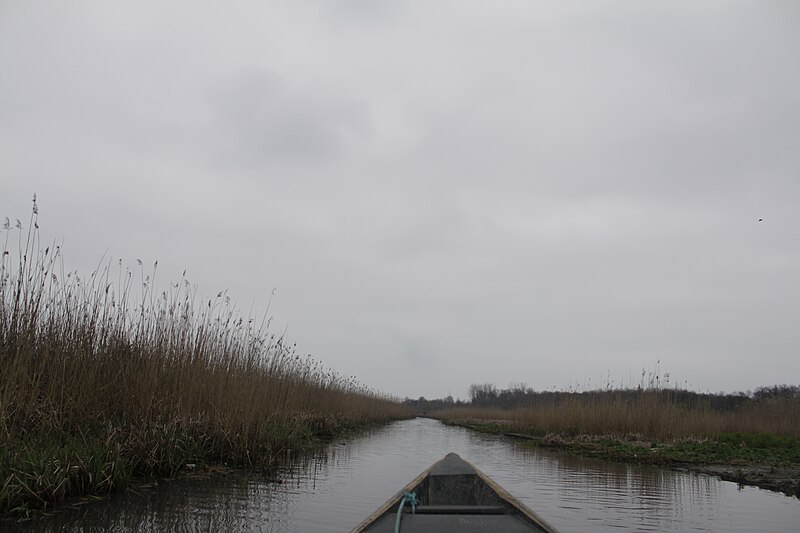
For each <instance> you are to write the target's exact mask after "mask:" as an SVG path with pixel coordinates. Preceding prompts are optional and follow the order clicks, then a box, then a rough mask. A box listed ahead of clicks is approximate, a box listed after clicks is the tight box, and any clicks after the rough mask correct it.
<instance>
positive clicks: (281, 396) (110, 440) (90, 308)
mask: <svg viewBox="0 0 800 533" xmlns="http://www.w3.org/2000/svg"><path fill="white" fill-rule="evenodd" d="M37 217H38V212H37V208H36V200H35V198H34V209H33V214H32V216H31V220H30V224H29V225H28V227H27V228H23V225H22V224H21V223H20V222H19V221H17V223H16V224H12V223H11V222H10V221H9V220H8V219H6V223H5V225H4V226H3V228H2V230H0V239H2V241H4V246H3V256H2V262H0V424H1V425H0V515H1V514H4V513H9V512H11V513H17V514H18V513H24V512H27V510H28V509H29V508H31V507H44V506H49V505H51V504H53V503H57V502H59V501H61V500H63V499H64V498H66V497H68V496H70V495H77V494H93V493H103V492H109V491H112V490H115V489H116V488H119V487H120V486H121V485H124V484H125V482H126V480H127V479H128V478H129V477H130V476H131V475H173V474H175V473H176V472H178V471H179V470H180V469H181V468H183V467H184V465H185V464H186V463H187V462H192V463H198V462H199V463H203V462H223V461H225V462H232V463H239V464H251V465H256V464H257V465H270V464H272V463H273V462H275V461H276V460H277V458H278V457H280V456H282V455H283V454H284V453H285V451H286V450H287V449H289V448H297V447H302V446H303V445H306V444H308V443H310V442H311V441H312V440H313V439H314V438H315V437H319V436H331V435H333V434H336V433H337V432H339V431H341V430H342V429H343V428H347V427H353V426H358V425H363V424H365V423H368V422H374V421H381V420H388V419H391V418H398V417H402V416H405V415H407V413H408V411H407V410H406V409H405V408H403V407H402V406H400V405H399V404H398V402H397V401H395V400H393V399H391V398H387V397H384V396H382V395H380V394H377V393H375V392H374V391H372V390H370V389H368V388H366V387H364V386H362V385H361V384H360V383H358V382H357V381H356V380H355V379H354V378H345V377H342V376H339V375H338V374H336V373H335V372H332V371H329V370H326V369H325V368H323V367H322V366H321V365H320V364H319V363H318V362H316V361H314V360H312V359H311V358H310V357H302V356H300V355H298V354H297V353H296V351H295V349H294V347H293V346H289V345H287V344H286V343H285V341H284V339H283V338H282V337H280V336H276V335H274V334H269V333H268V326H269V320H262V321H260V322H257V321H256V320H254V319H253V318H252V317H247V316H242V315H241V314H239V313H238V311H237V310H236V309H235V308H234V306H233V305H232V304H231V301H230V299H229V298H228V297H227V296H226V295H225V294H224V293H220V294H218V295H217V296H216V297H215V298H212V299H203V300H202V301H201V299H200V296H199V295H198V293H197V290H196V289H194V288H192V287H191V285H190V283H189V282H188V281H187V280H186V279H185V274H184V279H182V280H181V281H180V282H178V283H175V284H171V285H170V287H169V289H168V290H166V291H161V292H158V293H157V292H156V291H155V290H154V289H153V287H154V278H155V273H156V265H154V266H153V269H152V271H151V273H150V274H149V275H147V274H145V273H144V269H143V268H142V266H141V262H139V268H138V269H136V270H134V271H131V270H128V269H127V268H126V267H125V266H124V265H122V263H121V262H120V263H119V265H114V266H113V267H112V266H111V265H110V264H106V265H105V266H104V267H101V268H98V269H97V271H95V272H93V273H92V274H91V275H90V276H88V277H87V278H85V279H83V278H81V277H80V276H79V275H78V273H76V272H73V273H65V272H64V267H63V261H62V260H61V255H60V250H59V247H58V246H50V247H43V246H41V245H40V243H39V240H38V239H39V236H38V225H37ZM9 246H11V248H12V249H9Z"/></svg>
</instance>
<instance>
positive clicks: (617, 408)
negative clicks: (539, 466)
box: [434, 390, 800, 440]
mask: <svg viewBox="0 0 800 533" xmlns="http://www.w3.org/2000/svg"><path fill="white" fill-rule="evenodd" d="M634 392H636V393H635V394H630V395H620V394H613V393H610V392H609V393H607V394H588V395H573V396H570V397H565V398H561V399H559V400H558V401H555V402H551V403H544V402H543V403H541V404H539V405H534V406H527V407H516V408H511V409H503V408H499V407H460V408H454V409H446V410H441V411H436V412H435V413H434V416H436V417H437V418H441V419H443V420H448V421H456V420H474V421H482V422H492V421H495V422H502V423H503V424H505V425H507V426H508V428H509V431H517V432H520V433H529V434H533V435H539V434H546V433H564V434H567V435H578V434H590V435H616V436H626V435H632V434H638V435H642V436H644V437H645V438H655V439H665V440H671V439H681V438H693V437H709V436H714V435H719V434H723V433H769V434H773V435H787V436H794V437H800V401H798V400H796V399H787V398H775V399H770V400H763V401H754V402H747V403H746V404H745V405H741V406H739V407H738V408H736V409H731V410H721V409H715V408H711V407H709V406H707V405H702V404H701V405H693V406H687V405H685V404H684V403H682V402H680V401H678V400H677V399H676V398H675V397H674V396H673V395H672V394H671V392H670V391H664V390H651V391H641V392H637V391H634Z"/></svg>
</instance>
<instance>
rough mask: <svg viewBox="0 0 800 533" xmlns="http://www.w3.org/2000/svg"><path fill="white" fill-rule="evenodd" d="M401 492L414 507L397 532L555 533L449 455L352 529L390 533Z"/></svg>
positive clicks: (490, 481)
mask: <svg viewBox="0 0 800 533" xmlns="http://www.w3.org/2000/svg"><path fill="white" fill-rule="evenodd" d="M406 492H414V493H416V496H417V498H418V500H419V504H418V506H417V508H416V513H413V514H412V512H411V509H406V508H404V511H403V514H402V517H401V528H400V530H401V531H442V532H447V531H463V532H470V531H509V532H530V531H544V532H547V533H551V532H552V533H554V532H556V530H555V529H554V528H553V527H552V526H551V525H549V524H548V523H547V522H546V521H545V520H544V519H542V518H541V517H540V516H538V515H537V514H536V513H534V512H533V511H532V510H531V509H529V508H528V507H526V506H525V505H524V504H523V503H522V502H520V501H518V500H517V499H516V498H514V497H513V496H511V495H510V494H509V493H508V492H507V491H506V490H505V489H503V488H502V487H500V486H499V485H498V484H497V483H495V482H494V481H493V480H491V479H490V478H489V477H488V476H486V475H485V474H484V473H483V472H481V471H480V470H478V469H477V468H475V467H474V466H472V465H471V464H470V463H468V462H467V461H464V460H463V459H461V457H459V456H458V455H456V454H454V453H450V454H447V456H445V457H444V459H442V460H440V461H438V462H436V463H434V464H433V465H432V466H431V467H430V468H429V469H427V470H426V471H424V472H422V474H420V475H419V476H417V478H415V479H414V480H413V481H411V483H409V484H408V485H406V486H405V487H403V489H402V490H401V491H399V492H398V493H397V494H396V495H395V496H394V497H392V498H391V499H390V500H389V501H387V502H386V503H385V504H384V505H383V506H381V507H380V508H379V509H378V510H377V511H375V512H374V513H373V514H372V515H370V516H369V517H367V518H366V519H365V520H364V521H363V522H362V523H361V524H359V525H358V526H356V528H355V529H354V530H353V531H354V532H358V533H360V532H366V531H369V532H375V533H378V532H383V531H386V532H391V531H394V527H395V520H396V517H397V508H398V507H399V505H400V502H401V500H402V499H403V497H404V494H405V493H406ZM405 507H410V506H405Z"/></svg>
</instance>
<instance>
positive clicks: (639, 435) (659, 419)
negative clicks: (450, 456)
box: [431, 390, 800, 495]
mask: <svg viewBox="0 0 800 533" xmlns="http://www.w3.org/2000/svg"><path fill="white" fill-rule="evenodd" d="M678 393H680V391H678ZM681 398H682V395H681V394H677V393H675V391H669V390H642V391H604V392H597V391H595V392H593V393H585V394H574V395H564V396H563V397H561V398H560V399H559V401H557V402H541V403H540V404H539V405H535V406H529V407H517V408H511V409H502V408H492V407H460V408H454V409H443V410H439V411H434V412H432V413H431V416H434V417H435V418H438V419H440V420H442V421H444V422H446V423H450V424H456V425H461V426H465V427H470V428H472V429H475V430H478V431H482V432H488V433H496V434H508V435H511V436H515V437H517V438H520V439H523V440H525V442H528V443H530V444H531V445H534V446H546V447H552V448H560V449H563V450H566V451H568V452H570V453H573V454H577V455H581V456H587V457H596V458H601V459H606V460H613V461H621V462H635V463H647V464H658V465H663V466H670V467H680V468H689V469H691V470H696V471H702V472H707V473H711V474H716V475H720V476H721V477H723V479H728V480H732V481H737V482H740V483H744V484H752V485H757V486H760V487H763V488H769V489H773V490H780V491H782V492H784V493H786V494H790V495H800V401H798V400H797V399H793V398H786V397H782V398H768V399H764V400H758V401H747V402H740V403H739V404H738V405H737V406H736V407H735V408H730V409H716V408H711V407H709V405H708V404H707V403H699V404H696V403H695V404H688V405H687V403H686V402H685V401H683V400H682V399H681Z"/></svg>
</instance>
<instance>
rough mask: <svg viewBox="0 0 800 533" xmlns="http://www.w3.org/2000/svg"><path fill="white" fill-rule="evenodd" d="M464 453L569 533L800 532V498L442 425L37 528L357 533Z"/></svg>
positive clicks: (174, 488)
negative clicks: (419, 480) (397, 496)
mask: <svg viewBox="0 0 800 533" xmlns="http://www.w3.org/2000/svg"><path fill="white" fill-rule="evenodd" d="M450 451H454V452H456V453H458V454H459V455H461V456H462V457H463V458H464V459H466V460H468V461H470V462H472V463H473V464H475V466H477V467H478V468H480V469H481V470H483V471H484V472H485V473H486V474H488V475H489V476H490V477H492V478H494V479H495V480H496V481H497V482H498V483H499V484H500V485H502V486H503V487H505V488H506V489H507V490H508V491H509V492H510V493H511V494H513V495H514V496H516V497H517V498H519V499H520V500H522V501H523V502H524V503H526V504H527V505H528V506H530V507H531V508H532V509H533V510H535V511H536V512H537V513H538V514H540V515H541V516H543V517H544V518H545V519H546V520H548V521H549V522H550V523H551V524H553V525H554V526H555V527H557V528H559V529H560V530H561V531H564V532H590V531H591V532H598V531H614V532H622V531H706V532H707V531H720V532H722V531H725V532H735V531H742V532H744V531H747V532H751V531H775V532H778V531H798V527H799V526H798V525H799V524H800V500H798V499H797V498H789V497H786V496H783V495H781V494H777V493H774V492H769V491H765V490H760V489H757V488H752V487H738V486H737V485H736V484H735V483H730V482H726V481H721V480H719V479H717V478H714V477H710V476H706V475H701V474H692V473H685V472H676V471H671V470H665V469H660V468H654V467H645V466H628V465H620V464H614V463H607V462H604V461H597V460H587V459H576V458H574V457H568V456H565V455H563V454H559V453H555V452H551V451H548V450H540V449H535V448H530V447H527V446H524V445H523V444H521V443H519V442H515V441H513V440H511V439H508V438H505V437H496V436H490V435H483V434H480V433H476V432H473V431H470V430H467V429H463V428H455V427H449V426H445V425H443V424H441V423H439V422H437V421H435V420H429V419H415V420H405V421H401V422H396V423H393V424H391V425H389V426H386V427H383V428H380V429H377V430H375V431H372V432H370V433H367V434H364V435H362V436H360V437H359V438H357V439H354V440H351V441H348V442H342V443H334V444H333V445H331V446H330V447H329V448H328V449H326V450H324V451H323V452H320V453H319V454H318V456H316V457H314V458H306V460H305V461H304V462H303V463H302V464H296V465H295V467H294V468H293V469H291V470H287V472H285V473H284V477H283V480H282V482H280V483H279V482H275V481H267V480H265V479H264V478H263V477H261V476H258V475H241V476H233V477H231V476H227V477H224V478H218V479H213V478H211V479H180V480H175V481H170V482H165V483H161V484H160V485H159V486H158V487H157V488H153V489H147V490H139V491H137V492H132V491H129V492H126V493H125V494H122V495H120V496H118V497H116V498H114V499H112V500H111V501H110V502H101V503H96V504H91V505H86V506H83V507H82V508H80V509H79V510H76V511H69V512H62V513H58V514H57V515H55V516H52V517H48V518H43V519H37V520H36V521H34V522H32V523H29V524H28V525H27V526H26V528H32V529H35V530H37V531H57V530H58V531H85V530H92V531H96V530H106V531H136V532H146V531H300V532H307V531H308V532H312V531H349V530H350V529H351V528H352V527H354V526H355V525H356V524H357V523H358V522H360V521H361V519H362V518H363V517H365V516H367V515H368V514H370V513H371V512H372V511H373V510H375V509H376V508H377V507H378V506H380V505H381V504H382V503H383V502H384V501H386V500H387V499H388V498H389V497H390V496H392V495H393V494H394V493H395V492H396V491H397V490H399V489H400V488H401V487H402V486H403V485H405V484H406V483H407V482H408V481H410V480H411V479H413V478H414V477H415V476H416V475H417V474H419V473H420V472H421V471H422V470H424V469H425V468H427V467H428V466H429V465H430V464H431V463H433V462H434V461H436V460H437V459H440V458H441V457H443V456H444V455H445V454H446V453H447V452H450Z"/></svg>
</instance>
